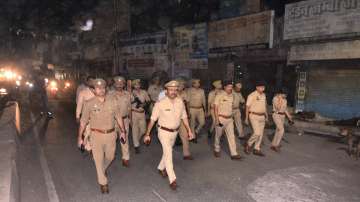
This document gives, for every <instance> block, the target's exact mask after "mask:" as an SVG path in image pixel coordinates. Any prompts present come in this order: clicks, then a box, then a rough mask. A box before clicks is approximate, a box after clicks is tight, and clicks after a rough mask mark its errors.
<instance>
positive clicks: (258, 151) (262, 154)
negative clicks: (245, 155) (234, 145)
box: [253, 149, 265, 157]
mask: <svg viewBox="0 0 360 202" xmlns="http://www.w3.org/2000/svg"><path fill="white" fill-rule="evenodd" d="M253 153H254V155H256V156H261V157H264V156H265V154H264V153H262V152H261V151H260V150H256V149H255V150H254V152H253Z"/></svg>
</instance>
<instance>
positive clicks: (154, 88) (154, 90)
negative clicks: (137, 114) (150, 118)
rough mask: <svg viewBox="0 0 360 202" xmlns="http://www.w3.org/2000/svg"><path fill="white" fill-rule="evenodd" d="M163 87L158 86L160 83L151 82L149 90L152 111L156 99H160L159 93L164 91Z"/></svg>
mask: <svg viewBox="0 0 360 202" xmlns="http://www.w3.org/2000/svg"><path fill="white" fill-rule="evenodd" d="M162 90H163V89H162V88H161V87H160V86H158V85H155V84H151V85H150V86H149V88H148V90H147V92H148V94H149V96H150V99H151V105H150V111H152V108H153V106H154V104H155V102H156V101H158V98H159V94H160V92H161V91H162Z"/></svg>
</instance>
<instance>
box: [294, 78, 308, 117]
mask: <svg viewBox="0 0 360 202" xmlns="http://www.w3.org/2000/svg"><path fill="white" fill-rule="evenodd" d="M306 80H307V75H306V72H299V79H298V88H297V96H296V98H297V99H296V112H301V111H304V110H305V95H306Z"/></svg>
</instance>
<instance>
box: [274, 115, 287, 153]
mask: <svg viewBox="0 0 360 202" xmlns="http://www.w3.org/2000/svg"><path fill="white" fill-rule="evenodd" d="M272 117H273V120H274V123H275V125H276V130H275V135H274V138H273V141H272V143H271V145H272V146H275V147H277V146H279V145H280V142H281V139H282V137H283V136H284V133H285V128H284V124H285V115H281V114H273V115H272Z"/></svg>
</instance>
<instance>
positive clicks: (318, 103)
mask: <svg viewBox="0 0 360 202" xmlns="http://www.w3.org/2000/svg"><path fill="white" fill-rule="evenodd" d="M334 66H337V67H334ZM305 110H306V111H316V112H317V113H319V114H321V115H322V116H325V117H329V118H335V119H348V118H352V117H359V116H360V67H359V66H358V67H356V66H353V67H351V66H350V67H349V66H345V67H344V66H341V62H336V63H334V65H331V64H328V65H326V63H325V64H324V63H323V64H321V65H320V64H318V65H316V64H315V65H311V66H310V67H309V69H308V78H307V92H306V96H305Z"/></svg>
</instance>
